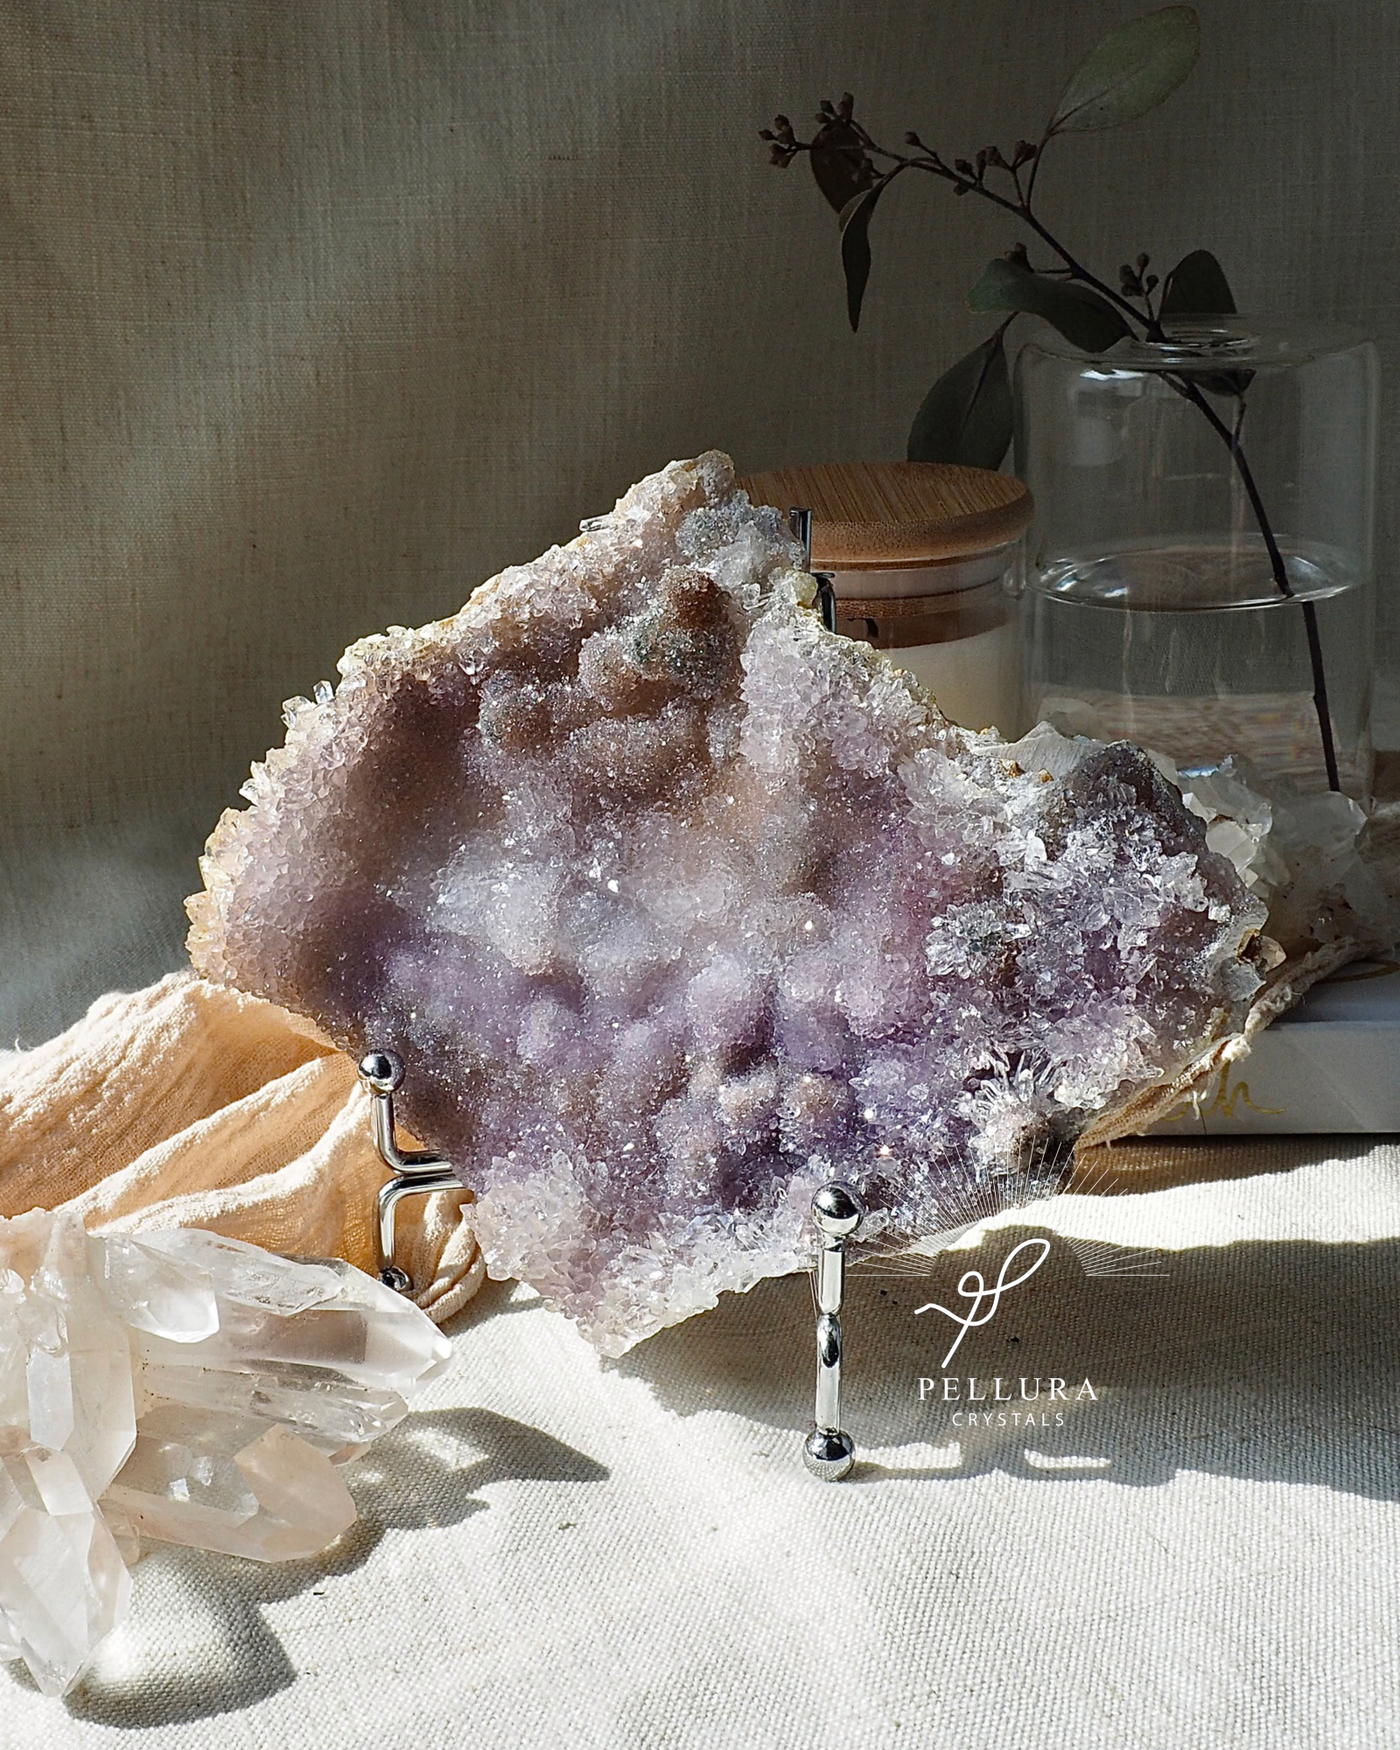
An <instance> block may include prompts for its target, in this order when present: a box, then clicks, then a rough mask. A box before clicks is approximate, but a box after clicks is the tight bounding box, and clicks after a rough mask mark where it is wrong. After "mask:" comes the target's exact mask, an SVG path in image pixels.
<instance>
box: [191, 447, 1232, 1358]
mask: <svg viewBox="0 0 1400 1750" xmlns="http://www.w3.org/2000/svg"><path fill="white" fill-rule="evenodd" d="M800 563H801V561H800V555H799V553H798V551H797V549H796V547H795V545H794V543H793V542H792V541H791V539H790V538H789V536H788V534H787V532H786V530H785V529H784V528H783V526H782V524H781V521H780V519H779V517H778V516H777V514H776V513H775V512H774V511H772V510H769V509H764V508H760V507H754V506H752V505H750V503H749V502H748V500H747V498H746V497H745V495H744V494H743V493H742V492H739V491H737V490H736V489H735V486H734V476H733V469H732V465H731V463H730V462H729V460H728V458H727V457H725V456H722V455H719V454H717V453H710V454H708V455H705V456H702V457H701V458H700V459H699V460H698V461H694V462H686V463H676V464H673V465H672V466H671V467H669V468H667V469H665V470H664V471H663V472H661V473H659V474H657V475H654V476H652V477H651V478H650V479H647V480H644V481H643V482H642V483H641V484H640V485H638V486H636V487H634V488H633V489H632V490H631V491H630V492H628V493H627V494H626V496H625V497H624V498H622V499H621V500H620V502H619V503H618V505H617V507H616V509H615V510H614V511H613V512H612V514H611V515H609V516H606V517H601V518H598V519H596V520H594V521H592V522H590V523H588V524H586V525H585V532H584V533H583V535H582V536H580V538H579V539H577V540H575V541H573V542H572V543H571V544H570V545H568V546H567V547H564V548H562V549H561V548H555V549H552V550H551V551H550V552H548V553H546V554H545V555H544V556H543V557H542V558H540V559H538V560H536V561H535V562H534V563H533V564H529V565H523V566H518V567H514V568H512V569H511V570H508V571H506V572H504V573H502V574H501V576H500V577H498V578H496V579H495V580H494V581H493V582H492V583H490V584H487V585H485V586H483V587H482V588H481V589H480V590H478V591H477V592H476V594H475V595H474V596H473V597H472V599H471V600H470V602H469V603H468V605H467V606H466V607H465V608H464V609H463V610H462V612H461V613H459V614H458V615H456V616H455V617H454V618H452V619H448V620H444V621H441V622H439V623H438V624H435V625H431V626H427V627H424V628H422V629H421V630H418V631H409V630H405V629H403V628H395V629H393V630H391V631H390V632H389V633H388V634H387V635H385V636H379V637H372V638H368V639H365V640H364V641H363V642H361V643H359V644H357V645H355V646H353V647H352V648H351V649H350V650H349V651H347V652H346V654H345V656H344V657H343V658H342V660H341V663H340V672H341V675H342V679H341V682H340V684H339V687H338V688H337V689H335V690H332V689H331V688H330V687H329V686H328V685H325V684H323V685H322V686H320V687H318V688H317V691H316V697H315V699H314V700H305V699H297V700H293V701H291V703H290V704H289V706H288V708H287V725H288V733H287V738H286V744H285V746H283V747H282V748H279V749H276V750H274V751H273V752H272V753H271V754H269V755H268V758H267V761H266V764H265V765H260V766H255V767H254V770H253V776H252V779H251V781H250V783H249V784H248V785H247V786H246V787H245V794H246V795H247V797H248V798H249V800H250V802H251V803H252V807H251V808H250V809H248V810H246V811H244V812H235V811H230V812H229V813H228V814H226V815H225V816H224V819H223V820H222V821H221V822H220V824H219V826H218V828H217V829H216V831H215V833H214V834H213V836H212V838H211V839H210V843H209V847H208V854H207V856H206V858H205V861H204V864H203V873H204V881H205V891H204V892H203V893H201V894H198V895H196V896H195V897H194V898H193V899H192V900H191V901H190V902H189V903H190V912H191V916H192V919H193V928H192V931H191V935H190V950H191V955H192V958H193V960H194V964H195V966H196V968H197V969H198V970H199V971H201V972H203V973H204V974H205V976H207V977H209V978H212V979H215V980H222V981H226V982H229V983H232V984H236V985H237V986H239V987H240V988H242V989H244V990H246V991H250V992H253V993H256V994H260V995H262V996H266V997H269V998H271V999H273V1000H274V1001H276V1002H278V1003H281V1004H284V1005H286V1006H288V1007H291V1008H293V1009H296V1010H299V1011H301V1012H303V1013H305V1014H308V1015H310V1016H312V1017H313V1018H314V1019H315V1020H316V1021H317V1022H318V1023H319V1024H320V1025H321V1026H322V1027H324V1028H325V1029H326V1030H327V1031H328V1032H329V1033H330V1034H331V1035H332V1036H333V1037H334V1038H335V1039H336V1040H337V1042H338V1043H340V1044H341V1045H342V1046H344V1047H345V1048H346V1049H348V1050H350V1051H352V1052H354V1053H356V1054H359V1053H360V1052H362V1051H365V1050H368V1049H391V1050H394V1051H396V1052H398V1053H399V1054H400V1055H401V1056H402V1057H403V1058H404V1060H405V1062H406V1064H407V1069H408V1073H407V1080H406V1082H405V1086H404V1090H403V1094H402V1096H401V1099H402V1109H403V1113H404V1117H405V1119H406V1121H407V1122H408V1124H409V1125H410V1126H411V1127H412V1129H413V1130H414V1131H415V1132H416V1133H417V1134H418V1135H419V1136H420V1137H421V1138H423V1139H424V1140H426V1141H429V1142H431V1143H432V1144H434V1145H435V1146H437V1147H438V1148H440V1149H441V1150H442V1151H443V1152H444V1153H445V1154H447V1156H448V1157H449V1158H450V1159H451V1160H452V1161H453V1162H454V1163H455V1165H456V1167H457V1169H458V1171H459V1173H460V1174H461V1176H462V1178H463V1179H464V1180H465V1181H466V1183H467V1184H469V1185H470V1186H471V1187H472V1188H473V1189H474V1191H475V1192H476V1194H477V1202H476V1206H475V1211H474V1217H473V1219H474V1223H475V1227H476V1233H477V1237H478V1239H479V1241H480V1243H481V1245H482V1248H483V1250H484V1252H485V1255H486V1258H487V1260H488V1264H489V1268H490V1270H491V1272H492V1274H493V1275H496V1276H519V1277H522V1278H523V1279H524V1280H526V1281H527V1282H529V1283H531V1284H533V1285H534V1286H535V1287H536V1288H538V1289H539V1290H540V1291H541V1292H542V1293H543V1294H544V1296H545V1297H546V1298H547V1299H548V1300H549V1301H551V1302H552V1303H553V1304H555V1305H556V1306H558V1307H561V1308H563V1309H564V1310H565V1311H566V1312H568V1313H569V1314H571V1315H572V1316H573V1317H575V1318H576V1319H578V1320H579V1322H580V1324H581V1326H582V1328H583V1329H584V1331H585V1332H586V1334H587V1335H588V1336H589V1337H590V1338H591V1339H592V1340H593V1341H594V1342H595V1343H596V1344H597V1345H598V1347H599V1348H600V1349H602V1350H603V1351H604V1352H605V1353H608V1354H619V1353H621V1352H622V1351H623V1350H625V1349H626V1348H628V1347H629V1346H630V1345H631V1344H632V1343H634V1342H636V1341H637V1340H638V1339H640V1338H642V1337H645V1336H647V1335H648V1334H649V1333H651V1332H653V1331H655V1330H657V1329H658V1328H659V1327H661V1326H664V1325H667V1324H672V1323H675V1322H676V1321H678V1320H680V1319H682V1318H685V1317H687V1316H688V1315H689V1314H691V1313H693V1312H696V1311H698V1310H700V1309H702V1308H704V1307H707V1306H711V1305H713V1304H714V1302H715V1299H716V1296H717V1294H718V1293H719V1292H720V1291H721V1290H724V1289H743V1288H747V1287H749V1286H750V1285H751V1284H752V1283H754V1282H755V1281H756V1280H758V1279H759V1278H761V1277H764V1276H769V1275H777V1274H782V1273H784V1272H787V1271H790V1270H792V1269H794V1268H797V1267H800V1266H802V1265H803V1264H805V1263H806V1262H807V1261H808V1260H809V1257H810V1250H811V1244H812V1240H811V1232H810V1226H809V1204H810V1199H811V1195H812V1191H813V1188H814V1187H815V1186H816V1185H817V1184H818V1183H820V1182H821V1181H823V1180H824V1179H826V1178H828V1177H829V1176H831V1175H833V1174H840V1175H842V1176H844V1177H846V1178H848V1179H851V1180H853V1181H854V1182H856V1183H857V1184H858V1185H859V1186H860V1187H861V1189H862V1190H863V1192H864V1193H865V1196H866V1198H867V1201H868V1202H869V1204H870V1205H871V1207H872V1210H873V1211H874V1212H875V1213H874V1216H873V1218H872V1223H871V1228H870V1230H869V1231H876V1230H878V1231H879V1232H880V1234H881V1237H882V1239H883V1240H884V1242H886V1243H891V1244H893V1243H898V1242H900V1240H901V1239H903V1238H908V1237H912V1236H915V1235H919V1234H923V1233H926V1232H929V1231H933V1230H936V1229H938V1228H940V1227H950V1226H955V1225H957V1223H958V1222H959V1221H960V1220H966V1219H967V1218H968V1212H969V1211H970V1210H972V1209H974V1208H976V1207H979V1204H978V1199H979V1198H981V1197H983V1195H984V1193H985V1192H986V1190H987V1187H988V1186H997V1185H999V1186H1001V1187H1002V1188H1003V1189H1005V1188H1006V1187H1011V1188H1013V1190H1014V1191H1015V1193H1016V1194H1017V1195H1018V1196H1029V1195H1031V1194H1033V1193H1034V1192H1035V1191H1036V1190H1038V1189H1039V1190H1043V1189H1045V1188H1046V1183H1047V1180H1048V1179H1049V1178H1050V1177H1052V1176H1053V1174H1054V1172H1055V1171H1056V1170H1057V1168H1058V1164H1059V1163H1060V1162H1062V1161H1063V1159H1064V1156H1065V1153H1066V1145H1067V1144H1068V1143H1070V1142H1072V1141H1073V1139H1074V1137H1075V1136H1077V1135H1078V1134H1079V1133H1080V1131H1082V1129H1083V1128H1084V1127H1085V1126H1086V1125H1087V1124H1088V1123H1089V1122H1091V1121H1092V1120H1093V1119H1094V1118H1095V1117H1096V1116H1098V1115H1100V1114H1102V1113H1103V1112H1105V1111H1106V1110H1109V1109H1111V1108H1113V1107H1114V1106H1115V1105H1116V1104H1117V1103H1119V1102H1122V1101H1123V1100H1125V1099H1126V1098H1127V1097H1128V1096H1129V1095H1131V1094H1132V1093H1134V1092H1136V1091H1138V1090H1140V1089H1141V1088H1142V1087H1144V1086H1146V1085H1148V1084H1151V1083H1154V1082H1156V1081H1158V1080H1160V1079H1161V1078H1163V1077H1166V1076H1169V1075H1174V1074H1176V1073H1177V1072H1179V1071H1181V1070H1182V1069H1183V1068H1185V1067H1186V1066H1187V1065H1189V1064H1190V1063H1192V1062H1193V1060H1195V1059H1196V1057H1197V1056H1198V1055H1199V1054H1200V1053H1202V1051H1203V1050H1204V1049H1205V1048H1206V1047H1207V1046H1208V1045H1209V1044H1210V1042H1211V1041H1212V1040H1214V1039H1217V1038H1219V1037H1220V1036H1221V1035H1222V1034H1224V1033H1226V1032H1228V1031H1230V1030H1232V1029H1233V1028H1234V1027H1235V1026H1236V1025H1238V1023H1239V1021H1240V1019H1241V1017H1242V1016H1243V1014H1244V1012H1245V1009H1246V1008H1247V1006H1248V1002H1249V999H1250V997H1251V995H1252V994H1253V992H1254V991H1255V990H1256V989H1257V988H1258V986H1259V983H1260V979H1259V975H1258V973H1257V971H1256V970H1255V967H1254V965H1253V964H1252V960H1251V955H1252V954H1253V952H1254V950H1253V949H1252V948H1251V946H1250V944H1251V940H1252V938H1253V937H1254V936H1255V934H1256V932H1257V930H1258V928H1259V926H1260V924H1261V923H1262V921H1263V918H1264V907H1263V905H1262V903H1261V902H1260V901H1259V900H1258V899H1257V898H1253V897H1251V896H1250V894H1249V892H1248V890H1247V888H1246V886H1245V885H1244V883H1242V881H1241V880H1240V878H1239V876H1238V874H1237V872H1236V870H1235V868H1234V866H1233V865H1232V864H1231V862H1230V861H1229V860H1228V859H1227V858H1226V857H1225V856H1222V855H1220V854H1217V853H1216V852H1214V851H1212V850H1211V849H1210V848H1209V847H1208V844H1207V839H1206V828H1205V824H1204V823H1203V822H1202V821H1201V820H1200V819H1198V818H1196V817H1195V816H1193V815H1192V814H1190V813H1189V812H1188V811H1187V809H1186V808H1185V807H1184V806H1183V804H1182V801H1181V798H1180V796H1179V794H1177V792H1175V791H1174V790H1173V789H1172V788H1171V787H1170V786H1169V785H1168V784H1167V783H1166V782H1165V781H1164V780H1163V779H1162V777H1161V776H1160V775H1159V774H1158V772H1157V771H1156V770H1155V769H1154V767H1153V766H1152V764H1151V763H1150V762H1149V761H1148V760H1147V759H1146V758H1145V757H1144V756H1143V755H1141V754H1140V753H1138V752H1137V751H1136V750H1135V749H1133V748H1131V747H1129V746H1128V745H1126V744H1118V745H1114V746H1110V747H1105V746H1103V745H1101V744H1097V743H1093V742H1089V741H1085V740H1082V739H1081V740H1075V741H1068V740H1066V739H1064V738H1062V737H1060V736H1057V735H1055V734H1054V733H1053V732H1050V731H1046V730H1042V731H1039V732H1037V733H1036V734H1034V735H1032V736H1031V737H1028V738H1027V740H1026V741H1025V742H1023V743H1020V744H1017V745H1015V746H1008V745H1006V744H1004V743H1002V742H1001V741H999V740H998V739H997V737H996V736H995V734H983V735H974V734H970V733H968V732H966V731H964V730H961V729H959V728H956V727H955V726H953V725H952V724H950V723H949V722H948V721H947V720H946V719H945V718H943V716H942V715H941V714H940V713H939V711H938V710H937V708H936V706H935V704H934V702H933V700H932V699H931V698H930V697H929V695H928V694H927V693H925V692H924V691H923V690H922V689H921V688H920V687H919V686H918V685H917V684H916V683H915V682H914V681H913V680H912V679H910V678H909V677H908V676H906V675H904V674H902V673H901V672H900V671H898V670H897V669H895V668H894V667H893V666H892V665H891V664H890V662H889V661H888V660H887V659H886V658H885V657H884V656H883V655H880V654H878V653H876V652H873V651H872V650H870V649H869V647H868V646H865V645H861V644H856V643H853V642H850V641H848V640H845V639H842V638H838V637H835V636H833V635H831V634H828V633H827V632H826V631H825V630H824V629H823V628H822V626H821V624H820V621H819V618H818V616H817V615H816V613H814V612H813V611H812V609H811V607H810V603H811V601H812V599H813V592H814V585H813V582H812V579H811V578H810V577H808V576H806V575H805V574H804V573H803V572H802V571H801V570H800V569H799V567H800ZM1003 1200H1005V1198H1003Z"/></svg>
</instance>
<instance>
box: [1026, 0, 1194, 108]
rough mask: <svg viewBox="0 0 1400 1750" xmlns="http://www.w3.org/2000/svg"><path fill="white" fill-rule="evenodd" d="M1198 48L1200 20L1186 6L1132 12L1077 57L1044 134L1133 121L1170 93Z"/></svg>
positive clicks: (1192, 65) (1192, 61) (1187, 70)
mask: <svg viewBox="0 0 1400 1750" xmlns="http://www.w3.org/2000/svg"><path fill="white" fill-rule="evenodd" d="M1200 48H1201V25H1200V20H1199V19H1198V18H1197V16H1196V11H1195V8H1194V7H1192V6H1164V7H1163V8H1162V9H1161V11H1159V12H1149V13H1146V14H1145V15H1144V16H1143V17H1142V18H1135V19H1134V20H1133V21H1132V23H1131V24H1125V25H1123V26H1122V27H1121V29H1119V30H1115V31H1113V32H1112V34H1111V35H1109V36H1106V37H1105V38H1104V39H1103V41H1102V42H1101V43H1100V44H1099V45H1098V47H1097V48H1095V49H1091V50H1090V51H1089V53H1088V54H1087V55H1086V56H1085V57H1084V59H1083V60H1082V61H1081V62H1080V63H1079V66H1078V68H1077V69H1076V71H1075V74H1074V77H1073V78H1072V79H1071V80H1070V82H1069V84H1068V85H1066V86H1065V89H1064V93H1063V95H1062V96H1061V98H1060V101H1059V103H1058V105H1057V106H1056V109H1055V116H1054V119H1053V120H1052V121H1051V123H1050V126H1049V127H1048V128H1047V129H1046V137H1047V138H1049V137H1050V136H1052V135H1054V134H1073V133H1084V132H1087V131H1088V130H1090V129H1093V128H1116V127H1117V126H1118V125H1119V124H1120V123H1122V122H1131V121H1136V120H1137V118H1138V117H1139V116H1140V115H1146V114H1147V112H1148V111H1149V110H1151V109H1156V107H1157V105H1158V104H1159V103H1162V102H1164V101H1165V99H1166V98H1168V97H1170V96H1171V94H1172V92H1173V91H1175V90H1176V88H1177V86H1178V85H1180V84H1181V82H1182V80H1183V79H1185V77H1186V76H1187V74H1188V73H1189V72H1190V71H1191V69H1192V68H1193V67H1194V66H1195V64H1196V57H1197V55H1198V54H1199V53H1200Z"/></svg>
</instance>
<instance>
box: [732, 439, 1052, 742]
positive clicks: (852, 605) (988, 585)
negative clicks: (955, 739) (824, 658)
mask: <svg viewBox="0 0 1400 1750" xmlns="http://www.w3.org/2000/svg"><path fill="white" fill-rule="evenodd" d="M740 484H741V485H742V486H744V487H745V488H746V489H747V491H748V493H749V496H750V498H752V499H753V500H754V502H755V503H761V504H771V505H774V506H775V507H777V508H778V509H780V510H787V509H790V508H798V507H800V508H805V509H809V510H810V511H811V512H812V565H813V567H814V569H816V570H818V571H824V572H827V573H829V574H830V576H831V579H832V587H833V590H834V592H835V596H836V630H837V631H838V632H842V633H844V634H845V635H846V636H847V637H850V638H855V639H859V640H861V641H862V642H865V643H869V644H872V645H874V646H875V648H876V649H877V650H883V651H885V652H887V653H888V655H889V657H890V659H891V661H892V662H894V663H895V664H896V665H897V666H898V667H900V668H902V669H905V670H907V671H908V672H909V673H910V674H912V675H913V676H914V677H915V679H916V680H918V681H920V682H922V683H923V685H924V686H926V687H927V688H928V689H929V691H930V692H931V693H932V694H933V696H934V698H935V699H936V700H937V702H938V706H939V709H940V710H941V711H942V712H943V713H944V715H945V716H947V717H951V718H952V720H953V721H954V722H955V723H960V724H962V725H963V727H964V728H968V729H987V728H992V727H995V728H997V729H1000V730H1001V731H1002V732H1003V733H1004V734H1006V735H1008V736H1010V735H1013V734H1015V733H1016V731H1017V729H1018V728H1019V726H1020V717H1021V711H1020V700H1019V691H1020V663H1019V654H1018V626H1017V618H1018V611H1019V604H1018V601H1017V591H1018V587H1019V570H1020V555H1021V535H1022V532H1023V531H1024V529H1025V527H1026V524H1027V523H1028V522H1029V521H1030V517H1031V510H1032V506H1031V499H1030V494H1029V493H1028V492H1027V490H1026V488H1025V487H1024V486H1023V485H1022V484H1021V482H1020V481H1019V480H1015V479H1012V478H1011V477H1010V476H1009V475H1006V474H994V473H992V472H990V471H989V470H987V469H985V468H964V467H957V466H954V465H952V464H945V463H938V462H848V463H833V464H827V465H821V466H816V467H810V468H778V469H774V470H772V471H771V472H769V473H766V474H756V475H753V476H751V477H750V478H749V479H747V480H744V481H741V482H740Z"/></svg>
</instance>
